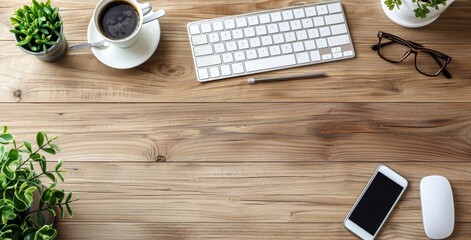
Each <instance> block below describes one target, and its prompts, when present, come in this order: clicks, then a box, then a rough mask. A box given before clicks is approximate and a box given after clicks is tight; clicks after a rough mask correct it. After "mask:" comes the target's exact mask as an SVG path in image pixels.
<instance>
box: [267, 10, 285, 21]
mask: <svg viewBox="0 0 471 240" xmlns="http://www.w3.org/2000/svg"><path fill="white" fill-rule="evenodd" d="M270 16H271V21H272V22H280V21H282V20H283V18H282V17H281V13H280V12H274V13H271V14H270Z"/></svg>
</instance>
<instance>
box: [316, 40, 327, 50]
mask: <svg viewBox="0 0 471 240" xmlns="http://www.w3.org/2000/svg"><path fill="white" fill-rule="evenodd" d="M316 45H317V48H326V47H327V41H326V40H325V38H319V39H316Z"/></svg>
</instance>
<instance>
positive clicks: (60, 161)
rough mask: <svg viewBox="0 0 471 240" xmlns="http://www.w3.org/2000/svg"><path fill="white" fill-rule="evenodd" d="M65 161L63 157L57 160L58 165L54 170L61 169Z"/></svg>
mask: <svg viewBox="0 0 471 240" xmlns="http://www.w3.org/2000/svg"><path fill="white" fill-rule="evenodd" d="M63 162H64V161H62V159H61V160H59V161H57V163H56V166H55V167H54V170H56V172H57V171H59V169H60V168H61V167H62V163H63Z"/></svg>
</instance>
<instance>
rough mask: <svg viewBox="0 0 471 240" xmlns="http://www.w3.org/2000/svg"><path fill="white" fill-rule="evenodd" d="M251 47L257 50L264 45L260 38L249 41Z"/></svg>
mask: <svg viewBox="0 0 471 240" xmlns="http://www.w3.org/2000/svg"><path fill="white" fill-rule="evenodd" d="M249 43H250V47H251V48H256V47H260V46H262V43H261V42H260V38H258V37H254V38H250V39H249Z"/></svg>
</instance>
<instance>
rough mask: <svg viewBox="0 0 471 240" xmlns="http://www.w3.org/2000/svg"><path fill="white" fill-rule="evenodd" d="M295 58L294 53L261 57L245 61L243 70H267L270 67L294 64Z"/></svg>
mask: <svg viewBox="0 0 471 240" xmlns="http://www.w3.org/2000/svg"><path fill="white" fill-rule="evenodd" d="M295 64H296V59H295V57H294V54H289V55H283V56H278V57H271V58H262V59H257V60H250V61H245V71H246V72H255V71H262V70H268V69H272V68H280V67H286V66H290V65H295Z"/></svg>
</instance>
